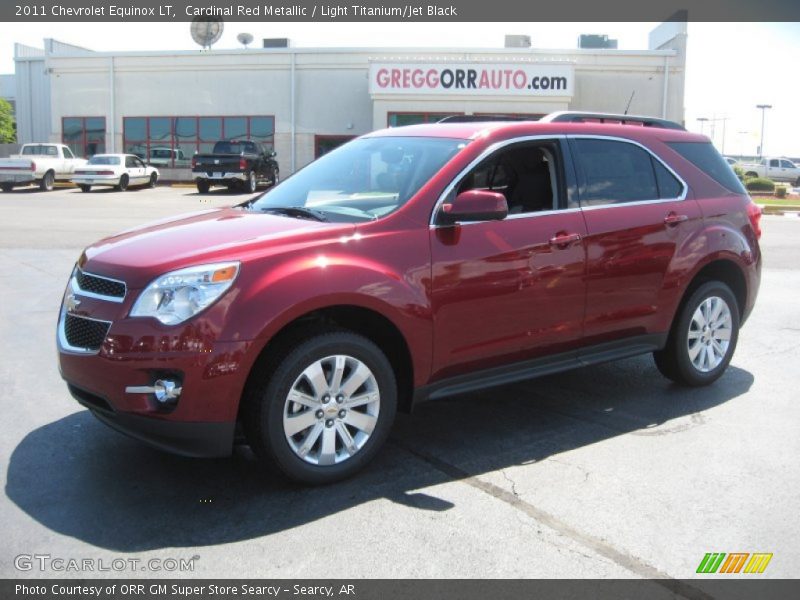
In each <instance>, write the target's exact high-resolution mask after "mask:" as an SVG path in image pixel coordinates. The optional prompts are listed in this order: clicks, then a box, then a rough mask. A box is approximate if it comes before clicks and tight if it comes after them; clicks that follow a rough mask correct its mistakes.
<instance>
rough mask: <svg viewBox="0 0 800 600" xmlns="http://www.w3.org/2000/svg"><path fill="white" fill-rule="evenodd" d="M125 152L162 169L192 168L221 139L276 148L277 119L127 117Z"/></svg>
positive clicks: (264, 117)
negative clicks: (199, 155)
mask: <svg viewBox="0 0 800 600" xmlns="http://www.w3.org/2000/svg"><path fill="white" fill-rule="evenodd" d="M122 129H123V138H124V148H125V152H127V153H129V154H135V155H136V156H138V157H139V158H141V159H142V160H144V161H145V162H147V163H149V164H151V165H155V166H158V167H171V168H178V169H180V168H189V167H190V166H191V162H192V156H193V155H194V154H195V153H196V152H201V153H208V152H211V150H212V149H213V148H214V144H215V143H216V142H218V141H220V140H235V139H249V140H253V141H255V142H259V143H260V144H262V145H263V146H264V147H265V148H267V149H272V148H273V145H274V136H275V117H271V116H236V117H125V118H124V119H123V120H122Z"/></svg>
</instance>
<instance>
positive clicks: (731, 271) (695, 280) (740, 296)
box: [670, 257, 748, 329]
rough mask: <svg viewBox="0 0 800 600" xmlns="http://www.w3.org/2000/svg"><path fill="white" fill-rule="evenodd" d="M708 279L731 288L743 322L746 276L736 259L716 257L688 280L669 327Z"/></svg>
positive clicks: (745, 301)
mask: <svg viewBox="0 0 800 600" xmlns="http://www.w3.org/2000/svg"><path fill="white" fill-rule="evenodd" d="M708 281H720V282H722V283H724V284H725V285H727V286H728V287H729V288H730V289H731V291H732V292H733V295H734V297H735V298H736V304H737V307H736V308H737V309H738V311H739V321H740V323H744V320H745V318H746V316H747V315H746V309H747V293H748V290H747V277H746V276H745V273H744V270H743V268H742V267H741V265H739V264H738V263H737V262H736V261H734V260H732V259H730V258H724V257H718V258H715V259H713V260H711V261H710V262H708V263H706V264H705V265H703V266H701V267H700V268H699V269H698V270H697V272H696V273H695V274H694V276H693V277H692V279H691V280H690V281H689V283H688V285H687V286H686V288H685V289H684V290H683V294H682V295H681V299H680V302H679V303H678V306H677V307H676V310H675V312H674V314H673V316H672V321H671V323H672V324H671V325H670V329H671V328H672V327H673V326H674V325H675V320H676V319H677V317H678V315H680V314H681V311H682V310H683V307H684V306H685V305H686V302H687V301H688V300H689V298H690V297H691V295H692V294H693V293H694V291H695V290H696V289H697V288H699V287H700V286H701V285H703V284H704V283H706V282H708Z"/></svg>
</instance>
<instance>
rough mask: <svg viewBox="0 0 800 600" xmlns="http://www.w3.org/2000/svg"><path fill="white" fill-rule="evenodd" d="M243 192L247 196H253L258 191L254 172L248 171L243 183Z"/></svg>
mask: <svg viewBox="0 0 800 600" xmlns="http://www.w3.org/2000/svg"><path fill="white" fill-rule="evenodd" d="M242 187H244V191H245V192H246V193H248V194H255V193H256V190H257V189H258V180H257V179H256V172H255V171H250V172H249V173H248V174H247V180H246V181H245V182H244V184H243V186H242Z"/></svg>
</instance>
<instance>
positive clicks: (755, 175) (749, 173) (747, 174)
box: [744, 171, 758, 177]
mask: <svg viewBox="0 0 800 600" xmlns="http://www.w3.org/2000/svg"><path fill="white" fill-rule="evenodd" d="M744 176H745V177H758V173H756V172H755V171H748V172H747V173H745V174H744Z"/></svg>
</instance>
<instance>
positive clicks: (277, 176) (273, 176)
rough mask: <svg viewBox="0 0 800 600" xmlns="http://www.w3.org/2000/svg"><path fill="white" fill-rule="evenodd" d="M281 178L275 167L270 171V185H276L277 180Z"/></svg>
mask: <svg viewBox="0 0 800 600" xmlns="http://www.w3.org/2000/svg"><path fill="white" fill-rule="evenodd" d="M280 180H281V172H280V171H279V170H278V168H277V167H276V168H275V170H274V171H273V172H272V185H278V182H279V181H280Z"/></svg>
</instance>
